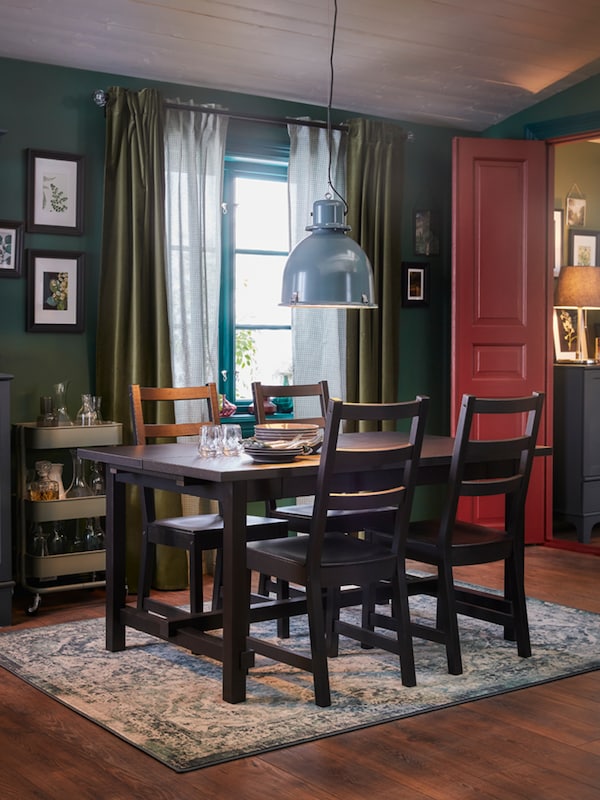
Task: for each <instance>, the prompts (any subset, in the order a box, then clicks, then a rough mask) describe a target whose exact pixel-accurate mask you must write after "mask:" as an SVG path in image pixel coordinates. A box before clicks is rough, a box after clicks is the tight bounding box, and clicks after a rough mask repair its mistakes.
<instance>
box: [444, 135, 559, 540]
mask: <svg viewBox="0 0 600 800" xmlns="http://www.w3.org/2000/svg"><path fill="white" fill-rule="evenodd" d="M550 173H551V169H549V167H548V156H547V147H546V144H545V143H544V142H539V141H526V140H520V139H519V140H517V139H515V140H499V139H477V138H457V139H455V140H454V150H453V182H452V188H453V267H452V270H453V288H452V395H451V397H452V407H451V420H452V424H453V425H455V424H456V419H457V415H458V408H459V404H460V399H461V397H462V395H463V393H465V392H466V393H469V394H476V395H479V396H482V397H509V396H519V395H527V394H530V393H531V392H532V391H543V392H545V393H546V400H545V414H544V420H543V421H542V426H541V429H540V435H539V439H538V441H539V442H540V443H543V444H551V432H552V426H551V424H549V423H550V421H551V420H552V362H553V355H552V353H553V351H552V349H551V344H552V340H551V337H550V316H551V315H550V308H551V305H552V300H551V297H552V295H551V292H552V289H553V285H552V267H551V264H550V259H549V248H548V244H549V240H548V237H549V230H550V226H549V220H550V219H551V213H550V208H551V206H550V205H549V197H552V198H553V194H554V193H553V191H551V192H549V191H548V188H549V186H551V184H550V183H549V174H550ZM490 424H492V425H493V423H490ZM496 433H502V434H503V435H504V434H505V433H507V431H502V432H500V431H498V430H497V429H496V430H494V429H493V428H490V429H489V430H485V431H483V430H482V431H479V435H481V436H482V437H487V436H493V435H495V434H496ZM551 467H552V465H551V459H550V458H539V459H536V464H535V466H534V471H533V474H532V480H531V485H530V489H529V495H528V501H527V506H528V507H527V520H526V539H527V542H529V543H538V542H542V541H543V540H544V538H551V522H552V480H551V476H552V468H551ZM461 513H463V514H464V513H467V514H468V515H469V516H470V517H471V518H472V519H473V520H477V521H478V522H481V523H484V524H485V523H487V524H490V525H493V524H494V522H495V520H497V519H498V518H499V517H500V516H501V515H502V513H503V506H502V505H501V504H500V503H499V502H494V500H493V499H492V500H488V501H487V502H486V503H485V504H484V503H482V502H481V501H479V502H478V503H477V504H475V503H473V504H472V506H471V508H470V509H467V508H461Z"/></svg>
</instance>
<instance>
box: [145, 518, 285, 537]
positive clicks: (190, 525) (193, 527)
mask: <svg viewBox="0 0 600 800" xmlns="http://www.w3.org/2000/svg"><path fill="white" fill-rule="evenodd" d="M262 525H267V526H273V525H279V526H280V527H282V526H281V521H280V520H278V519H273V518H272V517H256V516H253V515H250V514H249V515H248V516H247V517H246V526H247V527H248V528H255V527H259V526H262ZM149 527H150V528H175V529H177V530H179V531H183V532H188V533H200V532H202V531H222V530H223V517H221V516H220V515H219V514H196V515H192V516H188V517H166V518H165V519H159V520H157V521H156V522H153V523H151V524H150V526H149Z"/></svg>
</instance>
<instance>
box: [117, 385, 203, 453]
mask: <svg viewBox="0 0 600 800" xmlns="http://www.w3.org/2000/svg"><path fill="white" fill-rule="evenodd" d="M129 399H130V407H131V422H132V425H133V436H134V443H135V444H148V443H149V442H150V441H154V440H156V439H175V438H178V437H181V436H197V435H198V431H199V429H200V426H201V425H205V424H209V423H210V422H214V423H215V424H218V422H219V397H218V394H217V386H216V384H215V383H207V384H206V386H185V387H161V388H159V387H150V386H140V385H139V384H131V385H130V387H129ZM179 400H188V401H189V400H199V401H204V402H205V404H206V408H207V416H208V420H205V419H198V420H197V421H193V422H179V423H177V422H159V421H158V418H159V416H160V414H161V410H159V404H161V403H170V407H169V409H168V410H169V412H171V413H174V403H175V401H179ZM150 403H152V404H153V405H154V408H153V414H152V419H153V420H155V421H152V422H149V421H148V419H147V417H148V415H147V414H145V413H144V411H145V409H146V408H147V407H148V406H149V404H150Z"/></svg>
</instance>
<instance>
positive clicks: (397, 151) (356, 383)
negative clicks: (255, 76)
mask: <svg viewBox="0 0 600 800" xmlns="http://www.w3.org/2000/svg"><path fill="white" fill-rule="evenodd" d="M405 138H406V136H405V133H404V132H403V130H402V128H400V127H398V126H396V125H393V124H392V123H385V122H378V121H375V120H367V119H353V120H350V122H349V123H348V150H347V156H346V159H347V162H346V163H347V167H346V170H347V172H346V199H347V202H348V225H350V226H351V228H352V230H351V232H350V234H349V235H350V236H351V237H352V238H353V239H354V240H355V241H356V242H358V243H359V244H360V246H361V247H362V248H363V250H364V251H365V253H366V254H367V255H368V257H369V259H370V261H371V264H372V266H373V273H374V278H375V301H376V302H377V304H378V308H377V309H375V310H368V309H365V310H364V311H356V310H352V311H348V312H347V362H346V364H347V398H348V401H350V402H380V403H381V402H384V403H385V402H396V401H397V400H398V374H399V364H398V352H399V311H400V300H401V297H400V261H401V220H402V185H403V180H404V176H403V170H404V142H405Z"/></svg>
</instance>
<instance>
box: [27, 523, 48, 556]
mask: <svg viewBox="0 0 600 800" xmlns="http://www.w3.org/2000/svg"><path fill="white" fill-rule="evenodd" d="M32 533H33V535H32V539H31V555H33V556H39V557H42V556H47V555H49V553H48V535H47V534H46V532H45V531H44V528H43V526H42V525H35V526H34V528H33V532H32Z"/></svg>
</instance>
